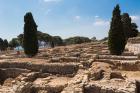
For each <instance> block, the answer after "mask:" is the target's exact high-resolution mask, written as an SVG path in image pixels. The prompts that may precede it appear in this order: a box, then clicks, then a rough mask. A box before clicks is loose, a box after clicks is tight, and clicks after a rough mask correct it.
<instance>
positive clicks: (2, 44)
mask: <svg viewBox="0 0 140 93" xmlns="http://www.w3.org/2000/svg"><path fill="white" fill-rule="evenodd" d="M0 50H1V51H3V50H4V43H3V39H2V38H0Z"/></svg>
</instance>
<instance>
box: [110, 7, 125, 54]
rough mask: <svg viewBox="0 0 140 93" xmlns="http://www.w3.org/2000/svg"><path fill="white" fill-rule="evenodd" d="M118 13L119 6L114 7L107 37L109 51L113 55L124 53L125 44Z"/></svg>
mask: <svg viewBox="0 0 140 93" xmlns="http://www.w3.org/2000/svg"><path fill="white" fill-rule="evenodd" d="M120 13H121V11H120V7H119V5H116V7H115V8H114V10H113V17H112V21H111V26H110V30H109V36H108V37H109V39H108V46H109V50H110V53H111V54H113V55H121V54H122V52H123V51H124V48H125V43H126V39H125V34H124V32H123V25H122V21H121V15H120Z"/></svg>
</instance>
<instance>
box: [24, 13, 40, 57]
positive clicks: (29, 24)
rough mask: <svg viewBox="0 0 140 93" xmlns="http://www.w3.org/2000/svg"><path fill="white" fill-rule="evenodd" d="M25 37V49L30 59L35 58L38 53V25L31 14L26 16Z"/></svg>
mask: <svg viewBox="0 0 140 93" xmlns="http://www.w3.org/2000/svg"><path fill="white" fill-rule="evenodd" d="M24 22H25V24H24V37H23V48H24V52H25V54H26V55H27V56H28V57H33V56H35V55H36V54H37V53H38V39H37V25H36V23H35V21H34V18H33V16H32V13H31V12H28V13H26V15H25V16H24Z"/></svg>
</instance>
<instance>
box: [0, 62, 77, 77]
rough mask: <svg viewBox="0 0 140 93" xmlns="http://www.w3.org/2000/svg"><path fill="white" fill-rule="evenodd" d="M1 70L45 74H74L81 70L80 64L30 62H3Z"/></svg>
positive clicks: (0, 66)
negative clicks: (25, 70)
mask: <svg viewBox="0 0 140 93" xmlns="http://www.w3.org/2000/svg"><path fill="white" fill-rule="evenodd" d="M0 68H22V69H28V70H31V71H37V72H38V71H40V72H43V73H51V74H62V75H65V74H73V73H75V72H77V70H78V69H79V65H78V64H73V63H68V64H66V63H65V64H64V63H63V64H62V63H46V64H33V63H29V62H1V63H0Z"/></svg>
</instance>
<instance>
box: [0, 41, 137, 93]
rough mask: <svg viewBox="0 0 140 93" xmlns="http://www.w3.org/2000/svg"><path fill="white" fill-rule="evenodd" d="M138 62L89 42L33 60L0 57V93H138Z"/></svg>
mask: <svg viewBox="0 0 140 93" xmlns="http://www.w3.org/2000/svg"><path fill="white" fill-rule="evenodd" d="M139 71H140V60H139V58H138V56H137V55H136V54H134V53H133V52H132V51H129V48H128V47H127V49H126V50H125V52H124V53H123V54H122V55H121V56H114V55H110V53H109V51H108V46H107V44H105V43H102V42H92V43H85V44H77V45H70V46H62V47H56V48H54V49H51V48H49V49H42V50H40V51H39V54H38V56H36V57H35V58H26V57H25V56H24V54H23V53H22V54H21V55H20V56H18V55H16V54H13V52H10V53H7V54H1V55H0V93H140V72H139Z"/></svg>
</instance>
